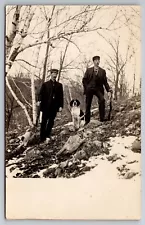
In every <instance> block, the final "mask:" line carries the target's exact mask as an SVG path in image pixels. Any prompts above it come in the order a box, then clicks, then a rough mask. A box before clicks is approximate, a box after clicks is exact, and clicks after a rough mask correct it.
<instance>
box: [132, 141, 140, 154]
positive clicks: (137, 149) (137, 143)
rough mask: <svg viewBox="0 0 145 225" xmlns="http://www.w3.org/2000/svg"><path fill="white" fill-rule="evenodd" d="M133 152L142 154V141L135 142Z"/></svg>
mask: <svg viewBox="0 0 145 225" xmlns="http://www.w3.org/2000/svg"><path fill="white" fill-rule="evenodd" d="M131 149H132V151H133V152H136V153H140V152H141V141H140V140H135V141H134V142H133V144H132V148H131Z"/></svg>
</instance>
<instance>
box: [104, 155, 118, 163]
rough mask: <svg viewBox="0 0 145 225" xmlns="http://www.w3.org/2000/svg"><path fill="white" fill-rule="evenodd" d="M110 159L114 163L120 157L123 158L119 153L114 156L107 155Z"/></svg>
mask: <svg viewBox="0 0 145 225" xmlns="http://www.w3.org/2000/svg"><path fill="white" fill-rule="evenodd" d="M107 159H108V161H111V162H112V163H113V162H115V161H117V160H118V159H121V158H120V157H119V156H118V155H117V154H114V155H112V156H109V157H107Z"/></svg>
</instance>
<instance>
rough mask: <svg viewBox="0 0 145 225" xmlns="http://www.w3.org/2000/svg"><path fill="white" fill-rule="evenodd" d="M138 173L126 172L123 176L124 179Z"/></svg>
mask: <svg viewBox="0 0 145 225" xmlns="http://www.w3.org/2000/svg"><path fill="white" fill-rule="evenodd" d="M137 174H138V173H137V172H136V173H135V172H128V173H126V174H125V176H124V178H125V179H131V178H132V177H134V176H136V175H137Z"/></svg>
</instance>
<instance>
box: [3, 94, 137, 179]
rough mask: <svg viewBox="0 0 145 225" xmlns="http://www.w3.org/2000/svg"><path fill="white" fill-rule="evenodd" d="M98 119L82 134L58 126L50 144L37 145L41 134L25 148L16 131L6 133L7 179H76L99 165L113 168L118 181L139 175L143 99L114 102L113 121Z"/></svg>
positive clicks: (37, 133)
mask: <svg viewBox="0 0 145 225" xmlns="http://www.w3.org/2000/svg"><path fill="white" fill-rule="evenodd" d="M96 114H97V112H96ZM96 116H97V115H94V116H93V117H92V120H91V122H90V123H89V124H88V125H87V126H85V127H82V128H80V130H79V131H73V129H72V126H71V124H70V123H69V124H63V125H62V124H61V126H60V125H58V124H56V126H55V127H54V129H53V136H52V140H51V142H50V143H49V144H48V145H46V144H41V145H39V144H38V137H39V132H38V131H37V132H36V135H35V136H33V138H32V139H31V140H30V141H29V143H28V145H27V146H26V147H25V146H20V140H19V138H18V133H17V131H16V132H14V131H13V132H10V133H9V134H7V139H6V154H5V160H6V177H14V178H17V177H18V178H24V177H25V178H32V177H33V178H40V177H41V178H42V177H44V178H47V177H48V178H57V177H64V178H76V177H78V176H81V175H83V174H85V173H87V172H88V171H90V170H92V169H93V168H97V166H98V164H99V163H100V164H102V163H103V164H104V165H105V164H108V163H109V165H110V167H111V168H112V165H113V168H114V170H115V171H116V172H117V176H118V178H123V179H131V178H133V177H134V176H140V175H141V172H140V160H141V159H140V155H141V154H140V153H141V103H140V97H134V98H132V99H128V100H126V101H122V102H119V103H114V104H113V111H112V120H111V121H108V122H104V123H101V122H99V121H98V120H97V119H96ZM19 135H20V134H19ZM21 135H22V134H21Z"/></svg>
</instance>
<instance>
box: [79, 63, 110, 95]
mask: <svg viewBox="0 0 145 225" xmlns="http://www.w3.org/2000/svg"><path fill="white" fill-rule="evenodd" d="M93 73H94V67H91V68H88V69H87V70H86V72H85V75H84V77H83V80H82V83H83V86H84V94H86V91H87V88H88V85H89V82H90V80H91V78H92V76H93ZM97 76H98V77H97V84H96V90H97V89H98V90H100V91H101V92H102V93H103V94H104V87H103V86H105V89H106V91H107V92H109V91H110V86H109V84H108V81H107V77H106V71H105V70H104V69H102V68H101V67H99V70H98V75H97Z"/></svg>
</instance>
